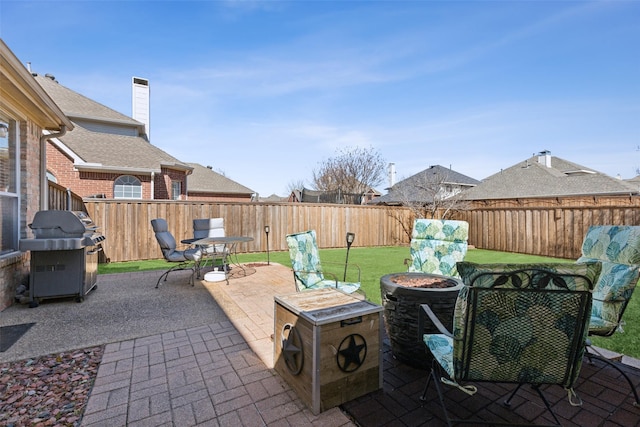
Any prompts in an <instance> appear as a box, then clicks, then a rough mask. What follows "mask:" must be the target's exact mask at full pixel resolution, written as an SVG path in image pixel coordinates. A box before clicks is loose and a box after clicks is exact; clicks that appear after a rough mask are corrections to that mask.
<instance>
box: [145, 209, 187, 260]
mask: <svg viewBox="0 0 640 427" xmlns="http://www.w3.org/2000/svg"><path fill="white" fill-rule="evenodd" d="M151 227H152V228H153V232H154V233H155V235H156V240H157V241H158V244H159V245H160V250H162V256H163V257H164V258H165V259H166V260H167V261H170V262H176V261H184V256H183V255H182V254H181V253H180V252H179V251H178V252H176V239H175V238H174V237H173V235H172V234H171V233H170V232H169V228H168V226H167V221H166V220H165V219H164V218H156V219H152V220H151Z"/></svg>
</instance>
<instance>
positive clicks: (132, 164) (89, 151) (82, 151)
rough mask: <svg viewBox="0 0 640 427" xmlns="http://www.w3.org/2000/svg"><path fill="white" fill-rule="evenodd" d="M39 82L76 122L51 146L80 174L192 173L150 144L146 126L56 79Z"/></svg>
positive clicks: (182, 164)
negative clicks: (175, 170) (145, 134)
mask: <svg viewBox="0 0 640 427" xmlns="http://www.w3.org/2000/svg"><path fill="white" fill-rule="evenodd" d="M34 77H35V79H36V81H37V82H38V83H39V84H40V85H41V86H42V88H43V89H44V90H45V91H46V92H47V94H49V96H50V97H51V98H52V99H53V100H54V101H55V102H56V104H58V105H59V106H60V108H61V109H62V111H63V112H64V113H65V114H66V115H67V116H68V117H70V118H71V119H72V120H73V123H74V124H75V128H74V130H73V131H72V132H68V133H67V134H66V135H64V136H63V137H60V138H58V140H57V141H56V140H53V141H52V142H53V143H54V144H56V145H57V146H58V148H60V149H61V150H62V151H64V152H65V153H66V154H67V155H68V156H69V157H71V158H72V159H73V161H74V166H75V167H76V168H77V169H79V170H93V171H108V172H120V173H150V172H156V173H159V172H160V171H161V168H162V167H167V168H169V169H178V170H184V171H190V170H191V167H190V166H189V165H187V164H186V163H183V162H181V161H180V160H178V159H176V158H175V157H173V156H171V155H170V154H168V153H166V152H165V151H163V150H161V149H160V148H158V147H156V146H154V145H152V144H150V143H149V141H147V139H146V138H145V137H144V136H141V135H143V134H141V132H143V131H144V125H143V124H142V123H140V122H138V121H137V120H134V119H132V118H130V117H127V116H125V115H124V114H121V113H118V112H117V111H115V110H112V109H111V108H109V107H105V106H104V105H102V104H100V103H98V102H95V101H93V100H91V99H89V98H87V97H85V96H83V95H80V94H79V93H76V92H74V91H72V90H71V89H68V88H66V87H64V86H62V85H61V84H59V83H58V82H56V81H55V80H54V79H53V77H46V76H40V75H35V76H34Z"/></svg>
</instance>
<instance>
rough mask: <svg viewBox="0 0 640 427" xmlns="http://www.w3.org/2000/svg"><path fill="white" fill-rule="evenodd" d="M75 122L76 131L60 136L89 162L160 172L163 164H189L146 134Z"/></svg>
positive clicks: (186, 166)
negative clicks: (104, 130) (90, 127)
mask: <svg viewBox="0 0 640 427" xmlns="http://www.w3.org/2000/svg"><path fill="white" fill-rule="evenodd" d="M75 125H76V127H75V128H74V130H73V131H72V132H69V133H67V134H66V135H65V136H64V137H62V138H59V139H60V140H61V141H62V142H63V143H64V145H66V146H67V147H68V148H69V149H71V150H72V151H73V152H74V153H75V154H76V155H78V156H79V157H80V158H81V159H82V160H84V161H85V162H86V163H95V164H97V165H102V166H104V167H111V168H113V167H120V168H133V169H148V170H153V171H156V172H160V167H161V166H168V167H173V166H175V167H177V168H178V169H185V168H189V167H188V165H187V164H186V163H183V162H181V161H180V160H178V159H176V158H175V157H173V156H171V155H170V154H167V153H166V152H165V151H163V150H161V149H160V148H158V147H156V146H155V145H152V144H150V143H149V142H147V140H146V139H144V138H141V137H138V136H125V135H117V134H111V133H101V132H91V131H89V130H87V129H85V128H83V127H82V125H80V124H78V123H75Z"/></svg>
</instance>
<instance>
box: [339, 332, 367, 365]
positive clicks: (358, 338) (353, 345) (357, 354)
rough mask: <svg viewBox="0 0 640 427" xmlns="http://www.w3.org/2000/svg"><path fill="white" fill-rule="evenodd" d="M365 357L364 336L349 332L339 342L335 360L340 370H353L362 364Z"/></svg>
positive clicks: (365, 345)
mask: <svg viewBox="0 0 640 427" xmlns="http://www.w3.org/2000/svg"><path fill="white" fill-rule="evenodd" d="M366 357H367V342H366V341H365V339H364V337H363V336H362V335H360V334H351V335H349V336H347V337H345V339H343V340H342V342H341V343H340V347H339V348H338V354H337V355H336V362H337V363H338V367H339V368H340V370H341V371H342V372H353V371H355V370H356V369H358V368H359V367H360V366H362V364H363V363H364V359H365V358H366ZM351 365H353V366H351Z"/></svg>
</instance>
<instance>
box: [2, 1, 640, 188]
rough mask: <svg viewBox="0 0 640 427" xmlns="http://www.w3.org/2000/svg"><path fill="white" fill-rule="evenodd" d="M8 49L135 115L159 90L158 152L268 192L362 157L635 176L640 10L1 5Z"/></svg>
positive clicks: (443, 4)
mask: <svg viewBox="0 0 640 427" xmlns="http://www.w3.org/2000/svg"><path fill="white" fill-rule="evenodd" d="M0 37H2V38H3V39H4V41H5V42H6V43H7V45H8V46H9V47H10V48H11V49H12V50H13V52H14V53H15V54H16V56H17V57H18V58H19V59H20V60H21V61H23V63H25V64H26V63H27V62H31V67H32V71H34V72H37V73H40V74H46V73H51V74H53V75H55V77H56V78H57V80H58V81H59V82H60V83H61V84H63V85H64V86H67V87H69V88H71V89H73V90H75V91H77V92H79V93H82V94H83V95H85V96H88V97H90V98H92V99H94V100H96V101H98V102H101V103H102V104H104V105H106V106H109V107H111V108H113V109H115V110H117V111H120V112H122V113H124V114H127V115H130V114H131V77H132V76H137V77H144V78H147V79H149V81H150V88H151V132H150V133H151V142H152V143H153V144H154V145H156V146H158V147H160V148H162V149H164V150H165V151H167V152H168V153H170V154H171V155H173V156H175V157H177V158H178V159H180V160H182V161H186V162H197V163H200V164H203V165H211V166H213V168H214V170H218V171H221V172H224V174H225V175H226V176H228V177H229V178H231V179H233V180H235V181H238V182H239V183H241V184H243V185H245V186H247V187H249V188H251V189H252V190H254V191H256V192H258V193H259V194H260V195H261V196H268V195H270V194H273V193H275V194H278V195H285V194H286V191H287V189H288V186H289V184H290V183H292V182H299V181H304V182H306V183H307V185H308V186H310V185H311V178H312V171H313V170H314V169H316V168H317V167H318V166H319V163H320V162H321V161H322V160H325V159H327V158H329V157H332V156H335V155H336V150H338V149H339V148H345V147H356V146H358V147H373V148H374V149H375V150H377V151H378V152H379V153H380V154H381V156H382V157H383V158H384V159H385V161H386V162H393V163H395V164H396V171H397V179H402V178H406V177H408V176H410V175H413V174H414V173H417V172H419V171H421V170H423V169H425V168H427V167H429V166H430V165H435V164H440V165H443V166H445V167H449V166H451V167H452V168H453V169H454V170H456V171H458V172H460V173H463V174H466V175H469V176H471V177H473V178H476V179H483V178H486V177H488V176H490V175H492V174H494V173H497V172H499V171H500V169H504V168H507V167H510V166H512V165H514V164H516V163H518V162H521V161H524V160H525V159H526V158H528V157H530V156H531V155H532V154H534V153H538V152H540V151H542V150H550V151H551V154H552V155H554V156H558V157H561V158H564V159H566V160H570V161H573V162H576V163H578V164H581V165H584V166H587V167H590V168H594V169H596V170H598V171H601V172H604V173H607V174H609V175H612V176H616V175H618V174H619V175H621V176H622V177H623V178H631V177H633V176H635V171H636V170H637V169H638V168H640V148H639V147H640V48H639V46H640V1H623V0H617V1H598V2H586V1H480V0H478V1H401V0H400V1H295V2H291V1H258V2H253V1H178V2H172V1H137V2H136V1H126V2H125V1H40V2H38V1H18V2H14V1H10V0H1V1H0ZM386 186H387V182H386V181H385V182H383V183H381V184H380V185H379V186H378V188H379V189H381V190H382V189H383V188H385V187H386Z"/></svg>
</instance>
